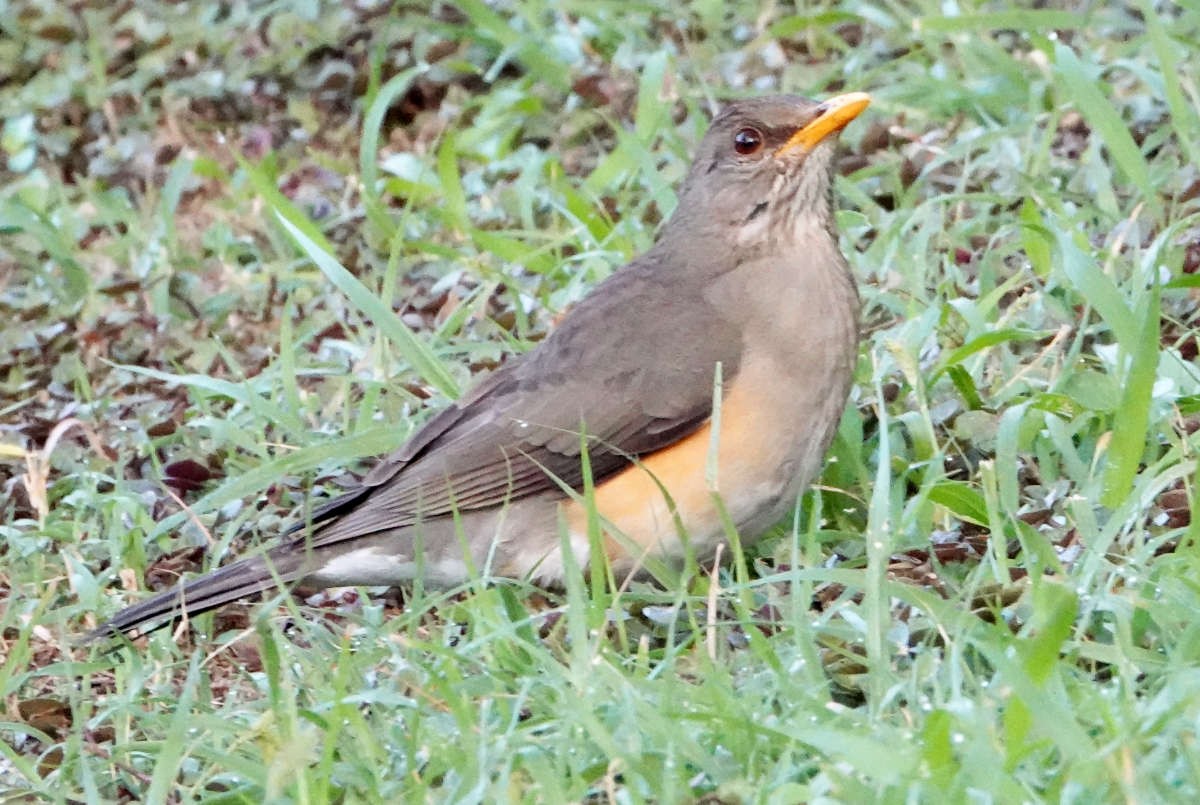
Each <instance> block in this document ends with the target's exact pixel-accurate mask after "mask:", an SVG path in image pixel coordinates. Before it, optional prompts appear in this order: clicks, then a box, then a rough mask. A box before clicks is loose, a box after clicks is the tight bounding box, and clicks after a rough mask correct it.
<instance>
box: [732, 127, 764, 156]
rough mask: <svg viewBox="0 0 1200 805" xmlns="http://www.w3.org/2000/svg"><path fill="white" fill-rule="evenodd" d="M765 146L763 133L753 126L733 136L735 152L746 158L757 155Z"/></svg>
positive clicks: (740, 130)
mask: <svg viewBox="0 0 1200 805" xmlns="http://www.w3.org/2000/svg"><path fill="white" fill-rule="evenodd" d="M762 145H763V136H762V132H761V131H759V130H758V129H756V128H752V127H751V126H746V127H745V128H741V129H738V130H737V133H736V134H734V135H733V150H734V151H737V152H738V153H739V154H741V155H742V156H744V157H748V156H750V155H751V154H754V153H757V152H758V150H759V149H760V148H762Z"/></svg>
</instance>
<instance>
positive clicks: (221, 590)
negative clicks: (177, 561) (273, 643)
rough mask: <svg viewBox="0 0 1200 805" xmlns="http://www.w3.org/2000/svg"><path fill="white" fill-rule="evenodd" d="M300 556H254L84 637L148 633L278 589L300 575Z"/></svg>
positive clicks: (89, 639)
mask: <svg viewBox="0 0 1200 805" xmlns="http://www.w3.org/2000/svg"><path fill="white" fill-rule="evenodd" d="M297 559H298V557H290V558H289V557H287V556H271V555H270V554H267V555H265V556H251V557H247V558H246V559H242V560H240V561H237V562H234V563H233V564H231V565H226V566H225V567H222V568H219V569H218V570H214V571H213V572H212V573H209V574H208V575H205V576H200V577H199V578H195V579H192V580H190V581H188V582H187V583H185V584H183V585H182V586H176V587H172V588H171V589H169V590H163V591H162V592H160V593H158V594H157V595H152V596H150V597H149V598H147V599H146V600H145V601H140V602H138V603H136V604H134V605H133V606H130V607H126V608H125V609H123V610H121V611H120V612H118V613H117V614H116V615H114V616H113V617H112V618H110V619H109V620H107V621H105V622H104V623H103V624H101V625H100V626H98V627H97V628H95V629H93V630H92V631H91V632H89V633H88V634H87V635H86V636H85V637H84V642H85V643H91V642H94V641H97V640H104V639H107V638H111V637H116V636H118V635H121V634H128V633H130V632H133V631H135V630H136V631H139V632H141V633H142V634H149V633H150V632H153V631H156V630H158V629H161V628H163V627H164V626H168V625H170V624H171V623H174V622H175V621H177V620H178V619H180V618H181V617H183V616H184V615H185V614H186V615H187V616H188V617H189V618H193V617H195V616H197V615H200V614H202V613H205V612H208V611H210V610H213V609H216V608H217V607H219V606H222V605H224V604H228V603H229V602H231V601H236V600H238V599H239V598H244V597H246V596H248V595H252V594H254V593H261V592H265V591H267V590H276V589H279V583H283V584H285V585H286V584H288V583H289V582H292V581H295V580H296V579H297V578H299V577H300V576H301V575H302V574H301V562H300V561H297Z"/></svg>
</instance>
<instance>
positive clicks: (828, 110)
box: [775, 92, 871, 156]
mask: <svg viewBox="0 0 1200 805" xmlns="http://www.w3.org/2000/svg"><path fill="white" fill-rule="evenodd" d="M870 104H871V96H870V95H868V94H867V93H865V92H847V93H846V94H845V95H838V96H836V97H834V98H830V99H829V100H827V101H825V103H823V104H821V105H820V107H818V113H817V116H816V117H815V118H813V119H812V120H810V121H809V122H808V125H806V126H804V127H802V128H800V129H798V130H797V131H796V133H795V134H793V135H792V136H791V137H790V138H788V141H787V142H786V143H784V144H783V145H781V146H780V147H779V149H778V150H777V151H776V152H775V156H780V155H781V154H785V153H787V152H789V151H791V150H793V149H795V148H799V149H801V150H802V151H806V152H807V151H811V150H813V149H814V148H816V147H817V144H818V143H820V142H821V141H822V140H824V139H825V138H826V137H828V136H830V135H831V134H837V133H838V132H839V131H841V130H842V129H844V128H846V126H847V124H849V123H850V121H851V120H853V119H854V118H856V117H858V116H859V115H860V114H862V110H864V109H866V108H867V107H868V106H869V105H870Z"/></svg>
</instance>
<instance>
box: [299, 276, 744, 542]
mask: <svg viewBox="0 0 1200 805" xmlns="http://www.w3.org/2000/svg"><path fill="white" fill-rule="evenodd" d="M671 279H672V278H671V277H670V276H669V272H663V271H661V270H660V267H659V266H658V265H657V261H656V252H650V253H649V254H647V255H646V256H645V257H643V258H642V259H641V260H639V261H638V262H635V263H633V264H631V265H630V266H627V267H626V268H624V269H622V270H621V271H619V272H617V273H616V274H614V275H613V276H612V277H611V278H610V279H609V280H608V281H606V282H605V283H603V284H602V285H601V286H600V287H598V288H597V289H596V291H595V292H593V293H592V294H591V295H590V296H589V297H588V298H587V299H585V300H584V301H583V302H581V303H580V304H579V306H578V307H576V308H575V309H574V310H573V311H572V312H571V314H570V315H569V316H568V317H567V319H566V320H565V321H564V322H563V323H562V325H561V326H560V327H559V328H558V329H557V330H555V331H554V333H552V334H551V335H550V337H548V338H547V339H546V340H545V341H544V342H542V344H540V345H539V346H538V347H537V348H536V349H534V350H533V351H532V352H530V353H529V354H527V355H525V356H523V357H521V358H518V359H516V360H513V361H510V362H509V363H507V364H505V365H504V366H503V367H501V368H500V369H499V370H497V371H496V372H494V373H493V374H491V375H490V376H488V377H487V378H485V379H484V380H483V381H482V382H481V383H480V384H479V385H478V386H477V387H475V389H473V390H472V391H471V392H470V393H469V394H468V395H467V396H466V397H464V398H463V399H462V400H460V401H459V403H458V404H456V405H453V406H451V407H450V408H447V409H445V410H444V411H442V412H440V413H438V414H437V415H435V416H434V417H433V418H432V419H431V420H430V421H429V422H428V423H426V424H425V426H424V427H422V428H421V429H420V430H419V431H418V432H417V433H416V434H415V435H414V436H413V438H412V439H411V440H409V441H408V442H407V443H406V444H405V445H404V446H403V447H401V448H400V449H399V450H398V451H396V452H395V453H394V454H392V455H391V456H389V457H387V458H386V459H384V460H383V461H382V462H380V464H379V465H377V466H376V467H375V469H374V470H372V471H371V472H370V473H369V474H368V475H367V477H366V478H365V479H364V480H363V484H362V486H361V487H359V488H358V489H355V490H352V491H350V492H348V493H347V494H346V495H343V496H342V497H340V498H337V499H335V500H333V501H331V502H329V503H328V504H326V505H325V506H323V507H321V508H320V509H318V510H317V511H316V513H315V514H314V516H313V522H314V523H315V524H317V526H318V528H317V529H316V530H315V532H314V533H313V534H312V536H311V539H310V542H309V544H310V545H311V546H313V547H316V546H320V545H328V544H332V543H335V542H340V541H342V540H347V539H352V538H354V537H359V536H364V535H367V534H371V533H375V532H378V531H382V530H386V529H391V528H397V527H402V526H405V525H410V524H412V523H414V522H416V521H417V519H418V518H421V519H428V518H431V517H439V516H445V515H449V514H451V513H453V512H454V511H455V510H458V511H468V510H471V509H478V508H486V507H491V506H497V505H500V504H502V503H505V502H507V501H512V500H515V499H518V498H521V497H524V496H526V495H534V494H538V493H541V492H545V491H547V490H553V489H561V486H560V485H561V484H567V485H568V486H570V487H571V488H574V489H579V488H581V487H582V485H583V484H582V479H583V466H582V461H581V456H580V454H581V432H582V433H586V438H587V451H588V461H589V464H590V467H591V472H592V475H593V478H594V479H595V480H596V481H597V482H599V481H600V480H603V479H604V478H606V477H608V476H610V475H612V474H613V473H615V472H617V471H619V470H620V469H622V468H624V467H625V466H627V465H628V464H629V463H630V462H631V460H632V459H633V458H635V457H638V456H642V455H646V454H648V453H652V452H654V451H656V450H660V449H662V448H664V447H667V446H669V445H671V444H673V443H674V442H675V441H677V440H678V439H680V438H682V437H683V436H685V435H687V434H688V433H691V432H692V431H694V430H696V429H697V428H698V427H700V426H701V425H702V424H703V423H704V422H705V421H707V419H708V417H709V415H710V412H711V409H712V393H713V377H714V371H715V368H716V364H717V363H718V362H720V363H721V364H722V376H723V378H724V381H725V382H726V383H728V382H729V381H730V380H732V378H733V376H734V375H735V374H736V372H737V369H738V362H739V358H740V355H741V348H742V344H741V338H740V336H739V334H738V332H737V331H736V330H735V329H734V328H733V327H732V326H731V325H729V324H728V323H727V322H726V321H725V320H724V319H723V318H722V317H721V316H720V314H719V312H718V311H716V310H714V309H712V307H711V305H709V303H708V302H706V301H705V300H704V299H703V298H701V297H700V296H699V294H694V295H692V296H689V295H687V294H686V293H681V292H680V290H679V288H678V285H679V283H675V282H672V281H671ZM682 284H685V285H686V284H688V283H682ZM673 285H674V286H676V287H672V286H673ZM302 525H303V524H297V526H294V527H293V529H292V530H293V531H298V530H299V528H300V527H302Z"/></svg>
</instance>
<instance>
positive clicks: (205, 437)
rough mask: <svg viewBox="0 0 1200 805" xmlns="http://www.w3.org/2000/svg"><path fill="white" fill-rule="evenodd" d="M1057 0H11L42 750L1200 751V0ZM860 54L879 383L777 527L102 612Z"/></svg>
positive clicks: (90, 784) (1069, 774)
mask: <svg viewBox="0 0 1200 805" xmlns="http://www.w3.org/2000/svg"><path fill="white" fill-rule="evenodd" d="M1052 5H1054V6H1055V7H1054V8H1038V9H1033V8H1028V9H1014V8H1013V6H1012V5H1010V4H1000V3H995V4H992V3H986V2H979V1H978V0H963V2H959V3H946V2H934V0H911V1H910V2H899V1H898V0H880V2H870V1H869V0H864V2H846V3H843V4H837V3H832V2H821V1H820V0H818V2H816V3H811V4H801V5H800V9H799V10H796V9H793V8H791V7H789V6H786V5H785V4H780V5H775V4H768V5H766V6H760V5H759V4H756V3H745V2H743V3H715V2H698V3H695V4H693V5H691V6H688V7H686V8H680V7H677V4H674V3H668V2H663V1H662V0H643V1H642V2H637V3H617V2H599V3H586V4H585V3H574V2H567V3H561V4H559V3H549V2H542V1H541V0H529V2H523V3H508V2H499V3H485V2H482V0H457V2H454V3H452V4H451V3H437V4H434V5H433V6H432V10H430V9H429V8H426V7H424V6H422V5H420V4H404V3H399V4H395V5H390V4H386V3H371V2H361V3H307V4H288V3H271V2H241V3H220V4H216V3H214V4H175V3H155V2H150V0H128V2H125V3H121V4H117V5H110V4H106V3H79V4H54V3H37V2H22V1H21V0H17V2H14V3H8V4H5V5H3V6H0V8H3V9H4V11H3V13H0V30H2V32H3V35H2V36H0V118H2V120H3V129H2V131H0V151H2V153H0V160H2V161H3V165H2V167H0V170H3V171H4V173H3V180H2V181H0V322H2V325H0V489H2V490H3V494H2V495H0V537H2V540H0V555H2V556H3V570H2V571H0V601H2V602H3V603H2V605H0V630H2V631H0V652H2V657H3V665H2V666H0V691H2V692H3V695H4V697H5V703H6V706H7V716H6V721H5V723H3V724H0V737H2V738H3V740H0V791H5V790H7V791H9V792H11V793H10V794H9V795H8V796H9V797H11V798H12V800H18V799H20V798H24V797H29V798H37V799H47V800H51V801H89V802H105V801H131V800H144V801H148V802H164V801H175V802H182V801H198V800H203V801H206V802H262V801H269V802H288V801H295V802H318V803H319V802H333V801H337V802H370V801H401V800H408V799H413V800H418V801H422V800H446V801H455V802H469V801H506V800H527V801H539V802H566V801H582V800H586V801H595V802H607V801H613V802H642V801H651V800H652V801H657V802H686V801H705V802H743V801H745V802H778V803H791V802H800V801H809V802H817V801H825V802H830V801H848V802H863V801H882V802H902V801H962V800H967V799H971V800H973V801H1001V802H1013V801H1040V800H1056V801H1085V802H1095V801H1111V800H1125V801H1163V800H1175V801H1195V800H1196V799H1197V798H1200V751H1198V750H1197V745H1196V741H1197V724H1198V723H1200V671H1198V670H1197V667H1198V666H1200V625H1198V624H1197V622H1196V617H1195V613H1196V612H1197V611H1200V585H1198V583H1197V579H1200V541H1198V540H1197V536H1198V534H1197V531H1198V526H1197V525H1196V524H1195V523H1194V522H1193V521H1192V519H1191V511H1192V510H1193V508H1194V506H1195V503H1196V494H1197V493H1196V483H1197V480H1198V479H1197V462H1196V454H1197V449H1198V448H1200V443H1198V441H1197V436H1196V431H1197V428H1198V427H1200V416H1198V413H1200V375H1198V372H1197V369H1196V366H1195V358H1196V355H1197V347H1198V343H1197V335H1196V326H1197V321H1198V320H1200V319H1198V315H1200V314H1198V313H1197V291H1196V289H1197V286H1198V285H1200V281H1198V280H1197V276H1198V275H1197V273H1196V272H1197V268H1198V266H1200V172H1198V170H1197V165H1198V164H1200V136H1198V135H1197V132H1200V119H1198V117H1200V115H1198V112H1197V109H1198V108H1200V84H1197V81H1196V72H1195V70H1194V63H1195V59H1196V54H1197V52H1198V51H1197V47H1198V44H1200V10H1198V9H1197V8H1195V7H1194V6H1189V7H1187V8H1184V7H1180V6H1175V5H1173V4H1170V3H1166V2H1164V3H1161V4H1159V5H1154V4H1152V3H1151V2H1149V0H1143V1H1142V2H1135V3H1131V4H1100V3H1065V4H1052ZM848 90H866V91H869V92H871V93H872V95H873V96H874V98H875V101H874V104H873V106H872V108H871V109H870V110H868V112H867V113H866V114H865V115H864V116H863V118H861V119H860V120H859V121H856V122H855V124H854V125H853V126H852V127H851V128H850V129H849V130H848V131H847V132H846V134H845V137H844V143H845V151H844V157H843V159H842V161H841V163H840V169H841V174H842V176H841V178H840V179H839V185H838V187H839V192H840V196H841V206H842V209H843V211H842V212H841V213H840V215H839V223H840V226H841V231H842V233H843V246H844V249H845V251H846V252H847V254H848V255H849V257H850V260H851V263H852V265H853V267H854V269H855V271H856V273H857V276H858V277H859V280H860V284H861V288H862V296H863V301H864V321H865V327H866V328H867V336H866V338H865V343H864V348H863V351H862V358H861V361H860V363H859V367H858V373H857V383H856V391H855V393H854V397H853V400H852V405H851V406H850V407H849V409H848V410H847V413H846V416H845V419H844V421H843V423H842V427H841V430H840V433H839V437H838V439H837V442H836V444H835V446H834V448H833V450H832V453H831V463H830V464H829V465H828V467H827V470H826V472H825V475H824V477H823V479H822V482H821V484H820V485H819V487H818V488H817V489H815V490H813V491H812V492H810V493H809V494H808V495H806V496H805V498H804V499H803V501H801V502H800V505H799V506H798V508H797V510H796V514H795V516H794V517H793V518H791V519H790V520H789V521H788V522H785V523H782V524H780V525H779V526H778V527H777V528H776V529H774V530H773V532H772V533H771V534H769V535H768V536H767V538H766V539H764V540H763V541H762V542H760V543H759V544H758V545H757V546H756V547H755V549H754V550H753V551H752V552H749V553H747V554H746V555H745V556H744V557H742V556H740V555H738V556H737V557H735V558H737V559H738V560H739V561H735V562H734V563H733V564H732V565H731V566H730V567H728V568H726V569H724V570H721V571H720V572H719V573H716V574H713V575H710V574H709V573H708V572H707V571H706V570H705V569H700V571H699V572H696V573H694V574H693V575H692V576H691V577H690V578H685V579H682V580H681V581H680V583H679V584H677V585H673V586H671V587H669V588H662V587H655V586H651V585H635V586H634V587H633V588H631V589H629V590H624V591H620V592H614V591H610V590H606V589H604V588H603V587H599V586H591V587H589V586H586V585H584V584H583V583H582V581H581V580H580V578H575V579H574V580H573V583H572V584H571V585H569V587H568V589H567V590H566V591H565V592H562V593H554V592H547V591H537V590H534V589H531V588H530V587H528V586H527V585H523V584H520V583H511V584H496V585H491V586H489V585H484V584H481V583H479V584H473V585H471V586H470V588H469V589H465V590H454V591H447V592H442V591H431V590H425V589H422V588H421V587H420V586H418V587H417V589H415V590H406V591H404V592H403V593H402V594H399V595H397V594H392V595H390V596H378V595H376V596H374V597H367V596H365V595H360V594H359V593H355V592H341V593H333V594H327V595H321V596H316V597H313V598H309V599H304V600H297V599H291V598H281V599H279V600H276V601H274V602H271V603H270V604H269V605H260V606H248V607H241V608H237V607H235V608H231V609H229V610H226V611H224V612H221V613H218V614H215V615H212V616H205V617H203V618H201V619H199V620H198V621H197V622H196V623H194V624H191V626H192V627H193V629H194V631H189V630H188V629H184V630H181V631H180V633H179V635H178V636H177V637H176V636H173V635H171V634H168V633H159V634H157V635H155V636H153V637H151V638H149V639H148V640H146V641H144V644H142V645H139V646H138V648H137V650H129V649H121V650H118V651H116V652H111V653H104V652H101V651H98V650H96V649H95V648H94V647H86V646H81V645H79V644H78V643H77V641H76V639H77V637H78V636H79V635H80V634H81V633H83V632H84V631H85V630H86V629H87V628H89V626H92V625H94V624H95V623H96V622H97V619H98V618H103V617H104V616H105V615H107V614H111V613H112V612H114V611H115V610H116V609H117V608H118V607H119V606H121V604H122V602H125V601H128V600H131V598H132V597H133V595H134V594H135V593H136V591H141V590H145V589H147V588H157V587H161V586H162V585H167V584H171V583H172V582H173V581H174V580H175V579H176V578H177V576H178V574H179V573H181V572H193V571H199V570H202V569H205V568H209V567H212V566H215V565H216V564H218V563H220V562H221V561H222V560H223V559H225V558H227V557H229V556H230V555H231V554H233V553H235V552H236V551H238V550H241V549H242V548H243V547H245V545H246V544H248V543H249V542H256V541H259V540H267V539H270V538H272V537H273V536H275V535H277V534H278V533H279V531H280V530H281V528H282V526H283V524H285V523H286V522H288V521H291V520H292V519H293V518H295V517H298V516H303V513H304V512H305V511H306V510H307V509H306V507H308V506H309V505H311V503H312V501H313V500H314V499H319V497H320V495H321V494H322V493H325V492H333V491H336V490H337V488H338V487H339V485H341V484H344V483H345V482H346V481H347V480H349V476H348V475H347V472H354V473H361V472H362V471H363V470H364V469H365V468H366V467H367V466H369V463H368V461H369V458H370V457H371V456H374V455H377V454H380V453H383V452H385V451H387V450H388V449H390V448H392V447H394V446H396V445H398V444H399V443H400V442H402V441H403V440H404V438H405V437H406V435H408V434H409V433H410V432H411V430H412V428H413V427H414V425H415V424H416V423H419V422H420V421H422V420H423V418H424V417H426V416H428V415H429V413H430V412H432V411H434V410H436V409H437V408H438V407H440V406H441V405H443V404H445V402H446V401H447V400H448V399H450V398H452V397H453V396H454V395H455V394H456V393H457V392H458V391H459V390H460V389H462V388H464V387H465V386H466V385H467V384H468V383H469V381H470V378H471V375H472V374H474V373H476V372H478V371H481V370H484V369H486V368H488V367H491V366H493V365H495V364H496V363H497V362H498V361H499V360H501V359H502V356H503V355H505V354H507V353H511V352H517V351H520V350H523V349H526V348H528V346H529V345H530V344H531V343H532V342H534V341H536V339H538V338H539V337H540V336H541V335H542V334H544V333H545V332H546V330H547V329H548V328H549V327H550V326H551V324H552V322H553V320H554V317H555V316H556V315H558V314H560V313H561V312H562V311H563V310H565V309H566V308H567V307H569V306H570V305H571V304H572V303H573V302H574V301H576V300H577V299H579V298H580V297H581V296H582V295H583V294H584V293H585V292H586V291H587V290H588V289H589V288H590V287H592V286H593V285H594V284H595V283H596V282H597V281H598V280H599V279H601V278H603V277H604V276H606V275H607V274H608V273H609V272H611V271H612V270H613V269H614V268H615V267H616V266H618V265H620V264H621V263H622V262H624V261H625V260H627V259H628V258H630V257H632V256H633V255H635V254H637V253H638V252H640V251H642V250H644V249H645V248H646V247H647V246H648V245H649V244H651V243H652V242H653V239H654V233H655V228H656V225H657V224H658V223H659V222H660V221H661V220H662V219H663V217H664V216H666V215H667V214H669V212H670V210H671V209H672V207H673V204H674V200H675V196H674V188H675V187H676V185H677V183H678V181H679V180H680V178H681V176H682V174H683V172H684V170H685V169H686V166H687V162H688V154H689V150H690V148H691V147H692V145H693V144H694V143H695V142H696V141H697V139H698V138H699V136H700V134H701V133H702V132H703V130H704V128H705V126H706V122H707V120H708V118H709V116H710V114H711V110H712V109H713V107H714V105H715V104H716V103H718V102H719V101H720V100H721V99H723V98H726V97H734V96H741V95H748V94H759V93H767V92H776V91H789V92H799V93H802V94H806V95H810V96H814V97H824V96H828V95H830V94H832V93H835V92H838V91H848ZM796 315H813V311H804V310H797V311H796ZM743 536H745V537H750V536H755V535H743ZM734 553H735V554H736V553H737V552H736V551H735V552H734ZM0 800H3V801H11V800H9V799H4V796H3V795H0ZM20 801H33V799H28V800H26V799H20Z"/></svg>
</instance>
